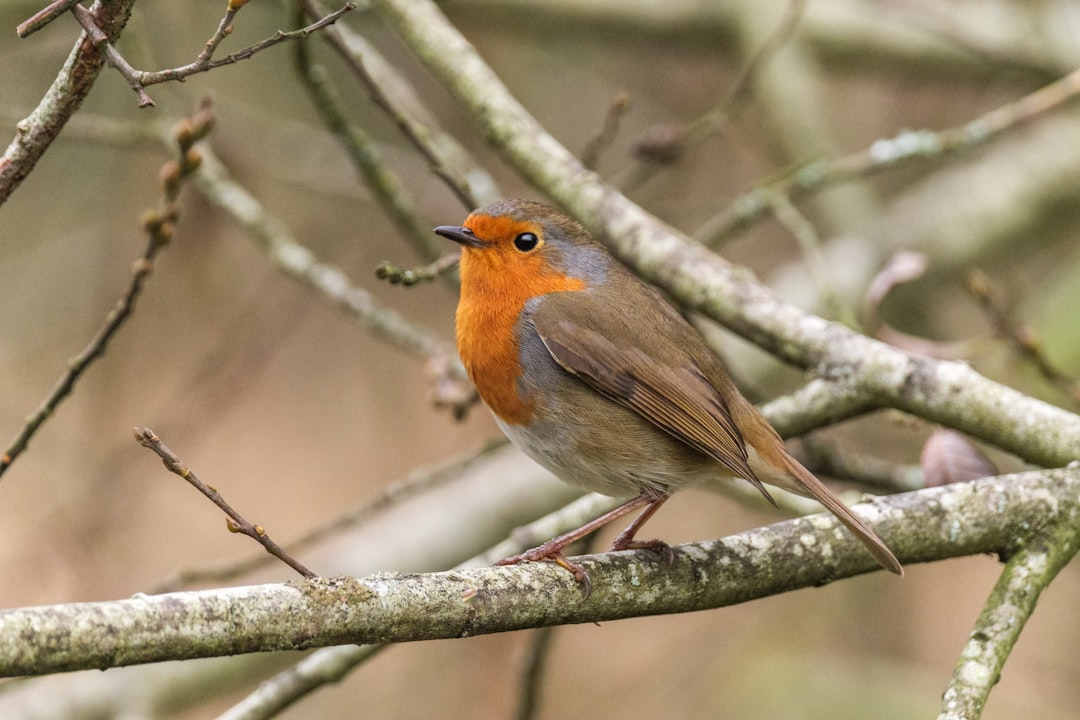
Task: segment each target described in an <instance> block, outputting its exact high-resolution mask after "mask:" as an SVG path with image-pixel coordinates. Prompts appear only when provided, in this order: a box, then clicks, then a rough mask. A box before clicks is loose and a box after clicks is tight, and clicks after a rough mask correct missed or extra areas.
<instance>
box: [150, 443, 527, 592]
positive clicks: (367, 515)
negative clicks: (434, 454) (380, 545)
mask: <svg viewBox="0 0 1080 720" xmlns="http://www.w3.org/2000/svg"><path fill="white" fill-rule="evenodd" d="M505 445H506V441H505V440H501V439H500V440H496V441H493V442H491V443H488V444H486V445H484V446H483V447H481V448H480V449H479V450H475V451H472V452H469V453H466V454H464V455H461V456H458V457H454V458H451V459H450V460H448V461H446V462H442V463H439V464H438V465H433V466H429V467H423V468H419V469H417V470H414V471H413V472H411V473H409V474H408V475H407V476H406V477H405V478H403V479H401V480H399V481H397V482H394V483H391V484H390V485H388V486H387V487H386V488H385V489H384V490H383V491H382V492H381V493H380V494H379V496H378V497H376V498H375V499H373V500H370V501H368V502H365V503H364V504H362V505H359V506H358V507H355V508H352V509H350V510H349V511H347V512H345V513H343V514H341V515H339V516H338V517H335V518H333V519H331V520H330V521H329V522H326V523H324V524H322V525H319V526H318V527H315V528H312V529H311V530H309V531H308V532H306V533H304V534H303V535H301V536H300V537H299V538H297V539H296V540H293V541H292V542H289V543H287V546H286V549H287V551H288V552H289V553H291V554H295V553H298V552H300V551H302V550H306V549H307V548H310V547H312V546H313V545H315V544H316V543H319V542H322V541H323V540H326V539H327V538H330V537H333V536H335V535H338V534H340V533H343V532H345V531H346V530H353V529H355V528H357V527H358V526H361V525H363V524H364V523H366V522H370V521H372V520H373V519H375V518H376V517H378V516H379V515H381V514H382V513H385V512H386V511H388V510H390V509H391V508H394V507H397V506H399V505H400V504H401V503H403V502H405V501H406V500H408V499H410V498H413V497H416V496H418V495H421V494H423V493H426V492H430V491H431V490H433V489H435V488H438V487H440V486H442V485H444V484H447V483H450V482H453V481H454V480H456V479H457V478H458V477H460V475H461V473H462V472H464V471H465V470H466V468H468V467H469V466H470V465H471V464H472V463H474V462H476V461H477V460H478V459H480V458H481V457H483V456H485V455H487V454H488V453H491V452H493V451H494V450H496V449H498V448H500V447H504V446H505ZM271 561H272V558H271V557H270V556H268V555H266V554H264V553H260V554H258V555H254V556H252V557H250V558H246V559H243V560H239V561H237V562H228V563H224V564H220V565H215V566H210V567H199V568H192V569H189V570H182V571H180V572H178V573H176V574H175V575H172V576H170V577H168V578H166V579H165V580H164V581H163V582H162V583H161V584H159V585H158V586H157V587H156V588H154V591H153V592H154V593H155V594H160V593H165V592H173V591H175V590H179V589H182V588H185V587H190V586H191V585H196V584H199V583H221V582H226V581H230V580H235V579H236V578H238V577H241V576H243V575H246V574H248V573H250V572H252V571H254V570H257V569H259V568H261V567H264V566H265V565H267V564H268V563H270V562H271Z"/></svg>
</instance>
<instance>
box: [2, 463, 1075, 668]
mask: <svg viewBox="0 0 1080 720" xmlns="http://www.w3.org/2000/svg"><path fill="white" fill-rule="evenodd" d="M857 510H858V512H859V513H860V514H861V515H863V517H866V518H867V519H869V520H871V521H872V522H873V525H874V526H875V528H876V529H877V530H879V531H880V532H881V534H882V536H883V537H884V538H885V539H886V540H887V542H888V543H889V545H890V547H892V548H893V549H894V550H896V551H897V556H898V557H899V558H900V559H901V560H902V561H904V562H905V563H906V564H911V563H916V562H926V561H930V560H938V559H942V558H949V557H959V556H964V555H973V554H979V553H998V554H1005V555H1010V554H1012V553H1013V552H1015V551H1016V550H1017V548H1019V547H1022V546H1024V545H1036V544H1039V543H1042V542H1045V541H1047V540H1048V538H1047V537H1046V536H1045V533H1047V531H1048V529H1050V530H1052V529H1053V528H1056V527H1060V526H1071V527H1075V526H1076V525H1077V524H1078V519H1080V518H1078V516H1080V468H1070V469H1063V470H1052V471H1043V472H1032V473H1023V474H1018V475H1010V476H1002V477H997V478H986V479H983V480H979V481H975V482H972V483H960V484H956V485H949V486H945V487H940V488H931V489H928V490H922V491H919V492H914V493H906V494H903V495H894V496H891V497H888V498H880V499H877V500H876V501H875V502H874V503H873V504H872V505H860V506H857ZM913 517H917V518H919V522H918V523H912V522H911V521H910V519H911V518H913ZM674 552H675V560H674V562H673V563H672V564H671V565H670V566H669V565H667V564H665V563H661V562H657V560H656V558H655V556H653V555H651V554H650V553H649V552H648V551H637V552H626V553H609V554H605V555H592V556H587V557H585V558H583V559H582V562H583V564H585V565H586V567H587V569H588V571H589V574H590V575H591V576H592V578H593V582H594V586H595V589H594V592H593V593H592V595H591V596H590V597H588V598H584V597H583V596H582V594H581V588H580V587H579V586H578V584H577V583H576V582H575V581H574V579H573V578H572V577H571V576H570V575H569V574H568V573H566V572H565V571H563V570H562V569H561V568H558V567H556V566H554V565H552V564H549V563H535V564H533V563H528V564H524V565H520V566H516V567H486V568H479V569H475V570H455V571H450V572H444V573H431V574H405V573H382V574H376V575H371V576H368V577H366V578H363V579H361V580H356V579H353V578H334V579H316V580H310V581H300V582H294V583H287V584H277V585H257V586H250V587H241V588H229V589H224V590H209V591H200V592H183V593H174V594H169V595H156V596H146V595H140V596H136V597H134V598H130V599H127V600H118V601H112V602H98V603H72V604H68V605H54V606H44V607H32V608H20V609H13V610H6V611H3V612H0V675H5V676H11V675H33V674H45V673H52V672H62V671H67V670H77V669H85V668H106V667H116V666H123V665H132V664H139V663H147V662H160V661H164V660H178V659H189V658H196V657H212V656H218V655H229V654H237V653H246V652H260V651H271V650H287V649H288V650H297V649H305V648H311V647H320V646H327V645H340V644H357V643H381V642H406V641H414V640H431V639H439V638H455V637H467V636H471V635H483V634H488V633H495V632H506V631H511V630H520V629H524V628H531V627H544V626H549V625H560V624H572V623H590V622H601V621H605V620H616V619H621V618H629V617H640V616H646V615H661V614H667V613H679V612H690V611H696V610H705V609H711V608H719V607H724V606H727V605H732V604H735V603H741V602H746V601H748V600H752V599H755V598H760V597H765V596H768V595H774V594H777V593H781V592H787V591H790V590H795V589H798V588H805V587H815V586H819V585H823V584H826V583H829V582H832V581H834V580H838V579H841V578H846V577H851V576H853V575H858V574H862V573H866V572H870V571H872V570H873V569H874V567H875V566H874V562H873V559H872V558H871V557H870V556H869V555H867V554H866V553H865V551H864V550H863V549H862V547H861V545H859V543H858V541H857V540H855V539H854V538H853V537H852V536H851V535H850V534H848V533H846V532H844V531H843V530H842V528H841V527H840V526H839V525H838V523H837V522H836V520H835V518H833V517H832V516H830V515H826V514H820V515H813V516H809V517H806V518H799V519H796V520H789V521H787V522H782V523H778V524H775V525H771V526H769V527H764V528H758V529H755V530H751V531H748V532H744V533H740V534H738V535H733V536H730V537H727V538H723V539H720V540H713V541H708V542H701V543H692V544H688V545H682V546H679V547H677V548H675V549H674Z"/></svg>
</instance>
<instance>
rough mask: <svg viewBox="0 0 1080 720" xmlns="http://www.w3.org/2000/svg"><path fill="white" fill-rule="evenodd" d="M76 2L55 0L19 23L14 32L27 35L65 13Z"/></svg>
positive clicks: (74, 0)
mask: <svg viewBox="0 0 1080 720" xmlns="http://www.w3.org/2000/svg"><path fill="white" fill-rule="evenodd" d="M78 2H79V0H55V1H54V2H51V3H49V4H48V5H47V6H45V7H44V8H43V9H41V10H38V11H37V12H36V13H34V14H33V15H32V16H31V17H30V18H29V19H27V20H24V21H23V22H21V23H19V25H18V26H17V27H16V28H15V32H16V33H18V35H19V37H21V38H25V37H28V36H29V35H32V34H33V33H35V32H37V31H38V30H40V29H41V28H43V27H45V26H46V25H48V24H49V23H51V22H52V21H53V20H55V19H56V18H58V17H60V16H61V15H63V14H64V13H66V12H67V11H68V10H70V9H71V6H72V5H75V4H76V3H78Z"/></svg>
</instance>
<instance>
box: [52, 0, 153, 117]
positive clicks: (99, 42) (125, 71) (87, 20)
mask: <svg viewBox="0 0 1080 720" xmlns="http://www.w3.org/2000/svg"><path fill="white" fill-rule="evenodd" d="M71 11H72V13H74V15H75V19H76V20H78V21H79V24H80V25H82V28H83V30H84V31H85V32H86V36H87V37H88V38H89V39H90V42H91V44H93V46H94V47H96V48H97V49H98V50H100V51H101V54H102V55H103V56H104V57H105V62H106V63H107V64H108V66H109V67H111V68H112V69H113V70H116V71H117V72H118V73H120V75H121V76H123V78H124V79H125V80H127V81H128V85H130V86H131V89H132V90H134V91H135V94H136V95H138V96H139V107H153V105H154V100H153V98H151V97H150V96H149V95H148V94H147V93H146V90H144V89H143V83H142V82H141V81H140V79H139V77H138V74H139V73H138V71H137V70H136V69H135V68H133V67H131V65H130V64H129V63H128V61H127V60H125V59H124V56H123V55H121V54H120V53H119V52H118V51H117V50H116V48H115V47H113V44H112V43H111V42H109V38H108V37H107V36H106V35H105V33H104V32H102V31H101V28H99V27H98V26H97V23H95V22H94V16H93V15H91V14H90V11H89V10H87V9H86V8H84V7H83V6H82V5H79V4H78V3H75V4H74V5H72V6H71Z"/></svg>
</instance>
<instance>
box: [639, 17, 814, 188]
mask: <svg viewBox="0 0 1080 720" xmlns="http://www.w3.org/2000/svg"><path fill="white" fill-rule="evenodd" d="M805 9H806V0H789V3H788V8H787V11H786V12H785V14H784V17H783V18H782V19H781V21H780V24H779V25H777V27H776V28H775V29H774V30H773V31H772V32H771V33H770V34H769V35H768V36H767V37H766V38H765V40H764V42H762V43H761V45H760V47H758V49H757V50H756V51H755V52H754V53H753V55H752V56H751V57H750V60H749V62H747V63H746V65H745V67H744V68H743V71H742V74H741V75H740V76H739V77H738V79H737V80H736V81H735V83H734V85H733V86H732V89H731V91H730V92H729V93H728V94H727V96H726V97H725V98H723V99H722V100H721V101H720V102H719V103H717V104H716V105H715V106H714V107H713V108H712V109H710V110H709V111H708V112H706V113H705V114H704V115H702V116H701V117H698V118H696V119H695V120H693V121H692V122H690V123H687V124H686V125H681V124H677V123H669V124H665V125H659V126H656V127H653V128H650V129H649V130H648V131H647V132H646V134H645V136H643V137H642V138H641V139H640V140H638V142H637V143H635V145H634V155H635V156H636V157H637V159H638V160H640V161H641V163H640V164H638V166H637V167H635V168H633V169H632V170H631V172H630V173H629V174H628V177H627V178H626V179H625V180H623V181H622V182H621V183H620V184H621V185H622V186H623V187H625V188H627V189H632V188H636V187H639V186H640V185H641V184H643V183H644V182H645V181H646V180H648V179H649V178H650V177H652V175H653V174H654V173H655V172H656V171H657V170H659V169H660V168H661V167H662V166H664V165H670V164H672V163H674V162H675V161H676V160H678V159H680V158H681V157H682V156H683V154H684V153H685V152H686V150H687V149H688V148H689V147H692V146H693V145H696V144H698V143H701V142H702V141H704V140H706V139H708V138H710V137H712V136H714V135H716V134H717V133H718V132H720V131H721V130H722V129H723V128H725V127H726V126H727V125H729V124H730V123H731V121H732V120H733V119H734V118H735V117H736V116H737V114H738V112H739V110H740V109H741V108H742V107H743V106H744V104H745V100H746V98H747V97H748V96H749V95H750V92H751V90H752V89H753V87H754V81H755V80H756V79H757V77H758V75H759V74H760V73H761V71H762V70H763V69H764V68H765V67H767V66H768V64H769V62H770V61H771V60H772V59H773V58H774V57H775V56H776V54H777V53H778V52H779V51H780V50H782V49H783V48H784V47H785V46H786V45H787V44H788V43H789V42H790V41H791V39H792V38H793V37H794V35H795V31H796V29H798V27H799V22H800V21H801V20H802V16H803V11H804V10H805ZM756 11H757V10H756V9H754V10H750V12H756Z"/></svg>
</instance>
